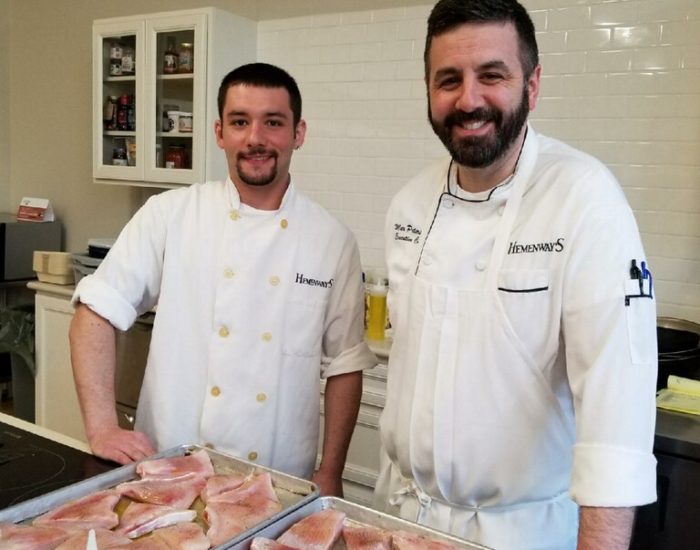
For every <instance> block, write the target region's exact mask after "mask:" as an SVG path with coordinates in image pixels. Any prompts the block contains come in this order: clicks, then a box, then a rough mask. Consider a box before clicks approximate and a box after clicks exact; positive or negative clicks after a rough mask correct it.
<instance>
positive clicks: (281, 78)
mask: <svg viewBox="0 0 700 550" xmlns="http://www.w3.org/2000/svg"><path fill="white" fill-rule="evenodd" d="M237 84H244V85H247V86H260V87H261V88H284V89H285V90H287V92H288V93H289V106H290V108H291V109H292V115H293V117H294V127H295V128H296V125H297V124H299V121H300V120H301V92H300V91H299V86H297V83H296V80H294V78H292V75H290V74H289V73H288V72H287V71H285V70H283V69H280V68H279V67H276V66H275V65H270V64H269V63H248V64H247V65H241V66H240V67H237V68H235V69H233V70H232V71H231V72H230V73H228V74H227V75H226V76H225V77H224V78H223V80H222V81H221V85H220V86H219V95H218V97H217V102H218V105H219V119H223V116H224V112H223V111H224V104H225V103H226V93H227V92H228V89H229V88H230V87H231V86H236V85H237Z"/></svg>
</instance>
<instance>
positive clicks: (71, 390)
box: [29, 282, 87, 442]
mask: <svg viewBox="0 0 700 550" xmlns="http://www.w3.org/2000/svg"><path fill="white" fill-rule="evenodd" d="M29 287H30V288H33V289H35V290H36V291H37V294H36V301H35V307H36V328H35V330H36V338H35V342H36V380H35V384H36V385H35V399H36V414H35V417H36V418H35V423H36V424H37V425H39V426H43V427H44V428H49V429H51V430H54V431H56V432H58V433H61V434H63V435H67V436H69V437H72V438H74V439H77V440H79V441H83V442H87V438H86V437H85V430H84V428H83V419H82V416H81V414H80V404H79V403H78V394H77V392H76V391H75V385H74V383H73V370H72V368H71V361H70V345H69V343H68V329H69V327H70V323H71V319H72V318H73V306H72V305H71V303H70V298H71V294H72V287H59V286H56V285H49V284H44V283H38V282H32V283H29Z"/></svg>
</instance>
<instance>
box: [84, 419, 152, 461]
mask: <svg viewBox="0 0 700 550" xmlns="http://www.w3.org/2000/svg"><path fill="white" fill-rule="evenodd" d="M89 439H90V448H91V449H92V452H93V453H94V454H95V455H97V456H99V457H100V458H106V459H107V460H112V461H114V462H118V463H119V464H130V463H131V462H136V461H137V460H141V459H142V458H146V457H147V456H151V455H152V454H154V453H155V452H156V450H155V448H154V447H153V444H152V443H151V441H150V440H149V439H148V436H146V434H144V433H141V432H132V431H131V430H123V429H121V428H111V429H108V430H101V431H99V432H98V433H96V434H94V435H93V436H92V437H90V438H89Z"/></svg>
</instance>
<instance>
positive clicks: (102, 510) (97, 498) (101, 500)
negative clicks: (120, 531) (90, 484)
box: [32, 490, 121, 529]
mask: <svg viewBox="0 0 700 550" xmlns="http://www.w3.org/2000/svg"><path fill="white" fill-rule="evenodd" d="M120 498H121V495H120V494H119V493H118V492H117V491H114V490H106V491H98V492H96V493H91V494H89V495H86V496H84V497H82V498H79V499H76V500H72V501H70V502H66V503H65V504H62V505H61V506H58V507H57V508H54V509H53V510H50V511H49V512H46V513H45V514H43V515H41V516H39V517H36V518H34V520H33V521H32V525H43V526H50V527H61V528H64V529H97V528H99V527H102V528H103V529H111V528H112V527H115V526H117V525H118V524H119V516H118V515H117V513H116V512H115V511H114V507H115V506H116V505H117V503H118V502H119V499H120Z"/></svg>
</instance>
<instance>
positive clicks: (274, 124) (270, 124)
mask: <svg viewBox="0 0 700 550" xmlns="http://www.w3.org/2000/svg"><path fill="white" fill-rule="evenodd" d="M267 124H268V126H282V122H280V121H279V120H268V121H267Z"/></svg>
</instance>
